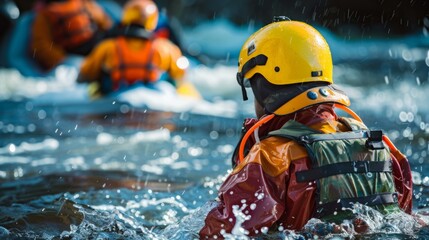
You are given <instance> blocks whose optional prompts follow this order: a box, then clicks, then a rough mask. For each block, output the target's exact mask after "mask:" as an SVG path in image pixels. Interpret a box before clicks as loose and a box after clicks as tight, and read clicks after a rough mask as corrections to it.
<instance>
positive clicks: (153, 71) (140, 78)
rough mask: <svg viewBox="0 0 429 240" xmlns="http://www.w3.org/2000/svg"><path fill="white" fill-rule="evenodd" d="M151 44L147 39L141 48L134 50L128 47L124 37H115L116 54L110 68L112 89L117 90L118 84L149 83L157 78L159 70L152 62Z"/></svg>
mask: <svg viewBox="0 0 429 240" xmlns="http://www.w3.org/2000/svg"><path fill="white" fill-rule="evenodd" d="M152 45H153V44H152V42H151V41H150V40H147V41H146V44H145V45H144V47H143V48H142V49H139V50H137V51H135V50H132V49H130V48H129V47H128V45H127V42H126V40H125V38H124V37H118V38H117V40H116V46H117V53H116V54H117V56H116V57H115V58H114V62H113V66H112V68H111V70H110V79H111V81H112V88H113V89H112V90H118V89H119V88H120V86H123V85H126V86H129V85H132V84H134V83H136V82H143V83H149V82H156V81H157V80H158V78H159V71H158V69H157V67H156V66H154V65H153V63H152V59H153V49H152Z"/></svg>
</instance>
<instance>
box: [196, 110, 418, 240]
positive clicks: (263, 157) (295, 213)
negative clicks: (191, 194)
mask: <svg viewBox="0 0 429 240" xmlns="http://www.w3.org/2000/svg"><path fill="white" fill-rule="evenodd" d="M291 119H293V120H294V121H296V122H299V123H301V124H304V125H306V126H307V127H309V128H311V129H313V130H315V131H319V132H321V133H335V132H346V131H350V130H351V129H350V127H349V126H348V125H347V124H346V123H343V122H341V121H340V120H339V118H338V116H337V115H336V114H335V112H334V109H333V106H332V105H331V104H322V105H318V106H313V107H311V108H309V109H306V110H303V111H300V112H297V113H295V114H291V115H285V116H280V117H279V116H276V117H275V118H274V119H272V122H268V123H267V124H265V125H262V126H261V128H260V129H259V130H258V132H257V133H256V134H254V135H253V136H252V137H251V138H249V141H248V142H247V144H246V147H247V148H248V149H249V150H248V152H247V155H246V157H245V158H244V160H243V161H242V162H240V164H238V165H237V166H236V167H235V168H234V169H233V171H232V173H231V174H230V175H228V177H227V178H226V180H225V182H224V183H223V184H222V186H221V187H220V189H219V194H218V198H219V201H218V204H217V206H216V207H215V208H213V209H212V210H211V211H210V212H209V213H208V215H207V217H206V219H205V225H204V226H203V228H202V229H201V230H200V237H201V238H205V237H208V238H213V237H215V236H217V237H222V233H221V232H226V233H230V232H231V231H232V229H233V228H234V226H235V224H236V223H237V221H238V220H240V221H243V223H242V224H241V227H242V228H243V229H245V230H246V231H248V234H249V235H257V234H259V233H261V231H262V230H263V229H264V228H269V229H276V228H277V227H282V228H284V229H292V230H300V229H302V227H303V226H304V225H305V224H306V223H307V221H308V220H309V219H311V218H312V217H313V216H314V214H315V211H316V207H315V206H316V196H317V186H316V184H309V183H308V182H300V181H298V179H297V177H296V173H297V172H301V171H305V170H309V169H310V168H311V167H312V162H311V159H310V157H309V155H308V154H307V150H306V149H305V147H304V146H302V145H300V144H298V143H297V142H296V141H293V140H291V139H287V138H283V137H278V136H272V137H267V135H268V133H269V132H271V131H274V130H277V129H280V128H281V126H282V124H281V122H283V123H285V122H287V121H289V120H291ZM255 122H256V121H254V120H248V121H246V123H248V124H254V123H255ZM249 128H250V126H248V125H245V126H244V129H249ZM255 135H256V136H255ZM398 157H401V158H398ZM402 157H403V158H402ZM234 158H235V157H234ZM391 158H392V174H393V178H394V179H393V181H394V187H395V191H396V192H397V193H398V204H399V206H400V207H401V208H402V209H403V210H404V211H406V212H408V213H410V212H411V208H412V202H411V200H412V181H411V175H410V174H409V164H408V160H407V159H406V158H405V157H404V156H403V155H400V154H395V153H393V152H392V154H391ZM233 162H235V161H234V159H233ZM237 209H240V210H241V212H242V213H243V214H244V215H245V216H248V218H246V219H245V220H243V219H238V220H237V217H236V216H239V217H240V216H241V215H235V214H234V211H237Z"/></svg>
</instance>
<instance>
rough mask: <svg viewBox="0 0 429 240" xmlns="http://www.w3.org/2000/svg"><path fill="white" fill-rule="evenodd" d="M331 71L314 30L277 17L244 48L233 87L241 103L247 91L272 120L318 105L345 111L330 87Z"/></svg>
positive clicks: (323, 44) (324, 44) (326, 49)
mask: <svg viewBox="0 0 429 240" xmlns="http://www.w3.org/2000/svg"><path fill="white" fill-rule="evenodd" d="M332 69H333V65H332V57H331V51H330V49H329V45H328V43H327V42H326V40H325V39H324V38H323V36H322V35H321V34H320V33H319V32H318V31H317V30H316V29H315V28H313V27H311V26H310V25H308V24H306V23H303V22H298V21H291V20H289V19H287V18H285V17H278V18H275V19H274V22H273V23H271V24H268V25H267V26H265V27H263V28H261V29H260V30H258V31H257V32H255V33H254V34H253V35H251V36H250V37H249V38H248V39H247V41H246V42H245V43H244V45H243V47H242V49H241V51H240V55H239V60H238V73H237V81H238V82H239V84H240V85H241V87H242V91H243V98H244V99H245V100H246V99H247V95H246V90H245V87H252V90H253V93H254V95H255V98H256V100H257V101H258V102H259V104H261V105H262V106H263V107H264V109H265V111H266V112H268V113H274V114H276V115H285V114H289V113H292V112H295V111H298V110H300V109H302V108H305V107H308V106H311V105H314V104H317V103H322V102H336V103H340V104H343V105H349V100H348V98H347V96H345V95H344V94H343V93H342V92H340V91H338V90H337V89H335V88H334V87H333V86H332V85H331V84H332V83H333V79H332ZM316 88H317V89H316ZM303 94H304V95H305V96H303ZM296 97H299V98H298V99H295V101H292V100H293V99H294V98H296Z"/></svg>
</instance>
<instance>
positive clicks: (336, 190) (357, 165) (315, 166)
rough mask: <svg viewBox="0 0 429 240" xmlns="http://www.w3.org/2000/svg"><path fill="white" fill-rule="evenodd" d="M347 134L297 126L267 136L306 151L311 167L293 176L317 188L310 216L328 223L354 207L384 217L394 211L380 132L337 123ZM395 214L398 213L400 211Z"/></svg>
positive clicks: (357, 124)
mask: <svg viewBox="0 0 429 240" xmlns="http://www.w3.org/2000/svg"><path fill="white" fill-rule="evenodd" d="M340 121H341V122H342V123H344V124H345V125H346V126H348V127H349V129H351V131H349V132H336V133H329V134H325V133H321V132H319V131H316V130H313V129H311V128H309V127H307V126H305V125H303V124H301V123H298V122H296V121H293V120H291V121H288V122H287V123H286V124H284V126H283V127H282V128H281V129H279V130H276V131H272V132H270V133H269V136H278V137H285V138H288V139H291V140H294V141H296V142H298V143H299V144H300V145H302V146H304V147H305V148H306V150H307V152H308V155H309V158H310V160H311V168H310V169H308V170H303V171H299V172H296V180H297V182H301V183H302V182H308V183H309V184H317V190H316V192H317V195H316V201H315V204H316V206H315V212H314V214H313V217H316V218H319V219H324V218H332V217H334V216H336V215H337V214H338V216H339V215H340V213H345V212H346V211H347V210H351V209H352V207H353V205H354V204H355V203H360V204H363V205H367V206H370V207H375V208H376V209H377V210H381V211H382V212H383V210H384V212H386V211H390V209H392V207H391V206H393V207H394V208H395V209H396V208H398V207H397V204H396V203H397V194H396V193H395V184H394V178H393V174H392V159H391V156H390V150H389V148H388V147H386V146H385V145H384V143H383V141H382V136H383V133H382V131H380V130H375V131H373V130H368V128H367V127H366V126H365V125H364V124H363V123H361V122H358V121H356V120H354V119H351V118H340ZM398 209H399V208H398Z"/></svg>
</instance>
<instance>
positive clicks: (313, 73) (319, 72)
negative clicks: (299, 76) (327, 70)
mask: <svg viewBox="0 0 429 240" xmlns="http://www.w3.org/2000/svg"><path fill="white" fill-rule="evenodd" d="M322 75H323V73H322V71H312V72H311V76H312V77H321V76H322Z"/></svg>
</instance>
